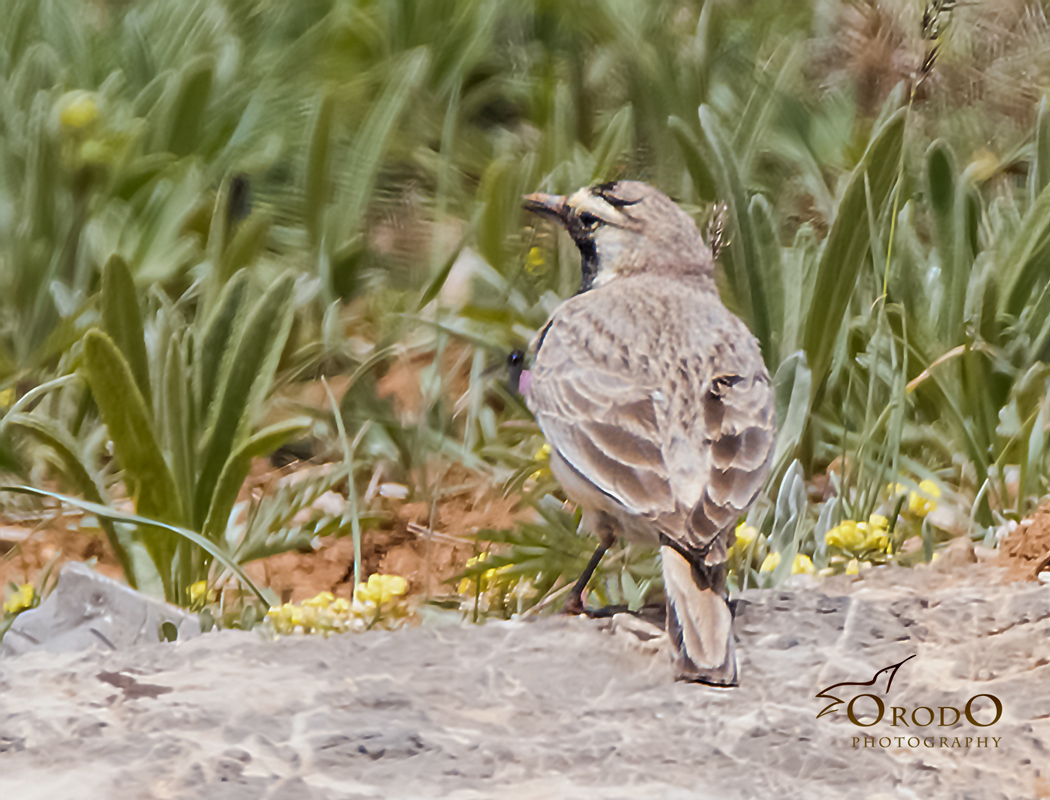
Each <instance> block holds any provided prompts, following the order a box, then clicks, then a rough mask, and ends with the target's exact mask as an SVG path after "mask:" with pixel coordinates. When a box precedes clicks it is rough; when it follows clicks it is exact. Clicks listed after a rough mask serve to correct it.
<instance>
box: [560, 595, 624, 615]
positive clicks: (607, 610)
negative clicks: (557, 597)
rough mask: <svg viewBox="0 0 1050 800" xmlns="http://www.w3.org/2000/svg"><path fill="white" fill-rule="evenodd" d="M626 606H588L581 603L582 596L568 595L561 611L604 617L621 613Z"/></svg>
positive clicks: (570, 613)
mask: <svg viewBox="0 0 1050 800" xmlns="http://www.w3.org/2000/svg"><path fill="white" fill-rule="evenodd" d="M627 610H628V608H627V606H624V605H619V606H602V607H601V608H588V607H587V606H585V605H584V604H583V598H582V597H581V596H580V595H576V594H574V595H570V596H569V598H568V599H567V600H566V601H565V606H564V608H563V609H562V611H563V613H565V614H569V615H570V616H574V617H577V616H579V615H580V614H583V615H584V616H585V617H588V618H589V619H606V618H607V617H611V616H613V615H614V614H622V613H623V612H625V611H627Z"/></svg>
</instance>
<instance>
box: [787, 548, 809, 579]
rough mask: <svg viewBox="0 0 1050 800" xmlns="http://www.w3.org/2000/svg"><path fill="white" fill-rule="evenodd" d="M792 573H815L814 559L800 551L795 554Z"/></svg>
mask: <svg viewBox="0 0 1050 800" xmlns="http://www.w3.org/2000/svg"><path fill="white" fill-rule="evenodd" d="M791 574H792V575H802V574H805V575H812V574H813V560H812V559H811V558H810V557H809V556H807V555H803V554H802V553H799V554H798V555H797V556H795V560H794V561H793V562H791Z"/></svg>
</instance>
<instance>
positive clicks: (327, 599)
mask: <svg viewBox="0 0 1050 800" xmlns="http://www.w3.org/2000/svg"><path fill="white" fill-rule="evenodd" d="M334 599H335V596H334V595H333V594H332V593H331V592H321V593H320V594H319V595H317V597H311V598H310V599H309V600H305V601H303V605H304V606H310V607H312V608H328V606H330V605H331V604H332V601H333V600H334Z"/></svg>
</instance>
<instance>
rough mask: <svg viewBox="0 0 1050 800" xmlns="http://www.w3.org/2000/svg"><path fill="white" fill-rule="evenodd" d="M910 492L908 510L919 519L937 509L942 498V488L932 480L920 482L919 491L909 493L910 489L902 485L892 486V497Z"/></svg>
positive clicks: (895, 484)
mask: <svg viewBox="0 0 1050 800" xmlns="http://www.w3.org/2000/svg"><path fill="white" fill-rule="evenodd" d="M905 492H908V504H907V510H908V512H909V513H911V514H914V515H915V516H917V517H925V516H926V515H927V514H929V513H930V512H931V511H935V510H936V509H937V501H938V500H939V499H940V497H941V487H939V486H938V485H937V484H936V483H934V482H933V481H930V480H924V481H919V490H918V491H917V492H909V491H908V487H907V486H904V485H903V484H900V483H894V484H891V485H890V495H892V496H900V495H902V494H904V493H905Z"/></svg>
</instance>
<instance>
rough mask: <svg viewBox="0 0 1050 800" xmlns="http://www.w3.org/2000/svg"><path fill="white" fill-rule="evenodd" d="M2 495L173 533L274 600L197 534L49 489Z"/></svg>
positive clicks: (26, 489)
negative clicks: (20, 496)
mask: <svg viewBox="0 0 1050 800" xmlns="http://www.w3.org/2000/svg"><path fill="white" fill-rule="evenodd" d="M0 492H17V493H19V494H28V495H34V496H36V497H49V498H51V499H52V500H57V501H58V502H60V503H65V504H66V505H70V506H73V507H74V508H80V509H83V510H84V511H87V512H89V513H91V514H94V515H95V516H97V517H98V518H99V519H107V520H110V521H112V522H122V523H125V524H127V525H135V526H137V527H139V528H150V529H153V530H154V531H156V532H158V533H173V534H175V535H176V536H180V537H182V538H183V539H187V540H188V541H190V542H193V544H195V545H197V546H198V547H200V548H201V549H202V550H204V551H205V552H206V553H208V554H209V555H211V556H212V557H213V558H214V559H215V560H216V561H218V562H219V563H220V564H222V565H223V566H224V567H226V569H228V570H230V572H232V573H233V574H234V575H236V576H237V579H238V580H239V581H240V582H241V583H242V584H243V585H244V586H246V587H247V588H248V589H249V590H250V591H251V592H252V593H253V594H254V595H255V596H256V597H258V598H259V602H261V603H263V604H264V605H267V606H269V605H270V598H268V597H267V596H266V595H265V594H264V593H263V591H262V590H261V589H260V588H259V587H258V586H256V585H255V584H254V583H253V582H252V581H251V579H250V578H249V577H248V576H247V575H245V574H244V570H242V569H241V568H240V566H239V565H238V564H237V562H236V561H234V560H233V559H232V558H230V556H229V554H228V553H227V552H226V551H225V550H223V549H222V548H221V547H219V546H218V545H216V544H215V543H213V542H209V541H208V540H207V539H205V538H204V537H203V536H201V535H200V534H199V533H194V532H193V531H191V530H187V529H186V528H181V527H179V526H178V525H169V524H167V523H166V522H161V521H160V520H156V519H151V518H149V517H144V516H141V515H139V514H125V513H123V512H121V511H115V510H114V509H112V508H109V507H107V506H103V505H100V504H98V503H91V502H88V501H86V500H81V499H79V498H77V497H67V496H66V495H62V494H58V493H57V492H49V491H47V490H45V489H37V488H34V487H32V486H0Z"/></svg>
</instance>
